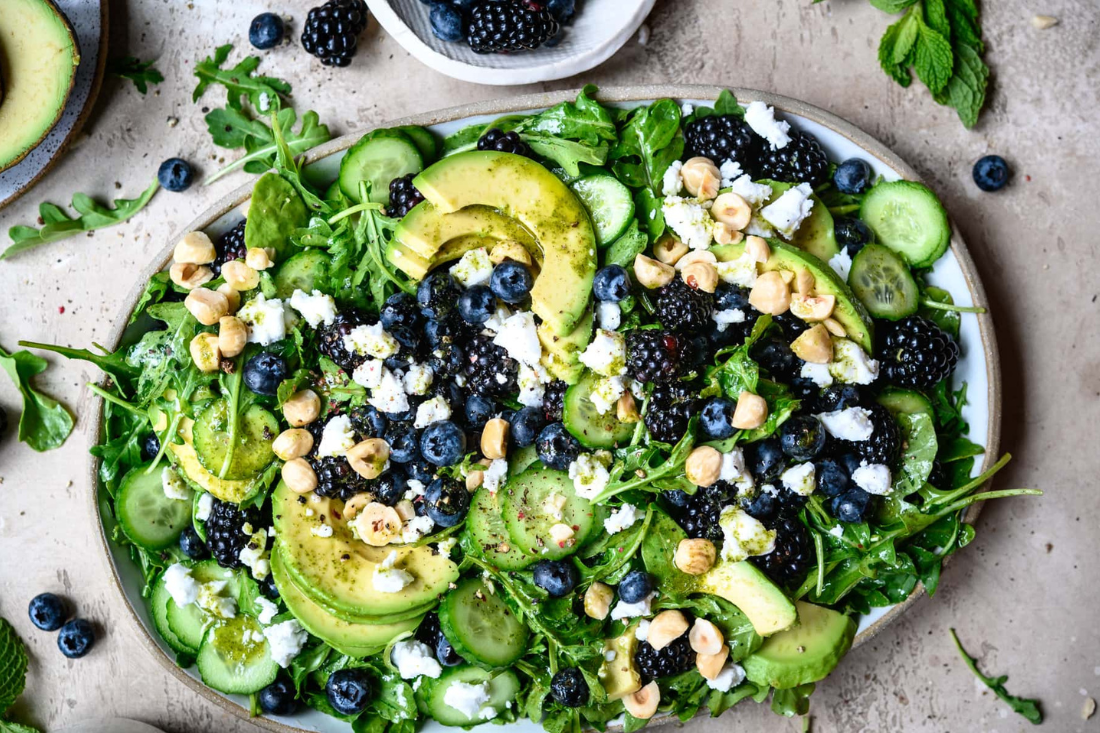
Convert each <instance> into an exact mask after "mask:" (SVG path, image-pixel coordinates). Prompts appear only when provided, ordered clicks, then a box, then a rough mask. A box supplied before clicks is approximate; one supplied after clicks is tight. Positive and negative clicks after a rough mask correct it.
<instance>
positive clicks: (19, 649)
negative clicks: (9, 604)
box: [0, 618, 27, 717]
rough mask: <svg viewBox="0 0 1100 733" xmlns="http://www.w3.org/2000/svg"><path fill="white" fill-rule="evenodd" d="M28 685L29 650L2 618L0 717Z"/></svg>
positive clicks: (0, 638) (0, 629) (0, 636)
mask: <svg viewBox="0 0 1100 733" xmlns="http://www.w3.org/2000/svg"><path fill="white" fill-rule="evenodd" d="M26 685H27V649H26V647H24V646H23V642H22V640H21V639H20V638H19V635H18V634H16V633H15V629H14V628H13V627H12V625H11V624H10V623H8V622H7V620H6V619H3V618H0V717H3V715H4V714H5V713H6V712H7V711H8V710H9V709H10V708H11V706H12V705H13V704H14V703H15V700H16V698H18V697H19V696H20V695H22V694H23V688H25V687H26Z"/></svg>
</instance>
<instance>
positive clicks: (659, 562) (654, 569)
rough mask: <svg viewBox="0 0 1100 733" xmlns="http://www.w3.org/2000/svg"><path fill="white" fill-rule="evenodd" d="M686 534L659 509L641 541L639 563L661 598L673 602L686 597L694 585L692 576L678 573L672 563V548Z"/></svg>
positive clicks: (694, 581)
mask: <svg viewBox="0 0 1100 733" xmlns="http://www.w3.org/2000/svg"><path fill="white" fill-rule="evenodd" d="M686 538H687V535H686V534H685V533H684V530H682V529H680V525H678V524H676V522H674V521H673V520H672V519H671V518H670V517H669V516H668V515H667V514H665V513H664V512H662V511H660V510H655V511H654V512H653V524H652V527H651V530H650V531H649V532H648V533H647V534H646V538H645V540H644V541H643V542H642V562H643V563H644V564H645V569H646V571H647V572H649V574H650V575H652V576H653V577H654V578H655V579H656V581H657V588H658V589H659V590H660V592H661V596H662V598H664V597H668V598H670V599H672V600H673V601H680V600H683V599H685V598H687V597H688V596H689V595H691V594H692V593H693V592H694V591H695V587H696V585H697V583H696V580H695V578H694V577H692V576H690V575H688V574H687V573H684V572H682V571H681V570H680V569H679V568H677V567H676V565H675V564H674V563H673V556H674V555H675V554H676V547H677V546H678V545H679V544H680V540H683V539H686Z"/></svg>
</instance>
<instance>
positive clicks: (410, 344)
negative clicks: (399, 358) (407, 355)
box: [387, 326, 420, 361]
mask: <svg viewBox="0 0 1100 733" xmlns="http://www.w3.org/2000/svg"><path fill="white" fill-rule="evenodd" d="M387 332H388V333H389V334H390V336H393V338H394V340H395V341H397V343H399V344H401V345H402V346H404V347H405V348H406V349H408V350H409V351H416V350H417V349H419V348H420V331H417V330H415V329H412V328H409V327H408V326H393V327H392V328H389V329H387ZM387 361H389V360H388V359H387Z"/></svg>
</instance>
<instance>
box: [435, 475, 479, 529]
mask: <svg viewBox="0 0 1100 733" xmlns="http://www.w3.org/2000/svg"><path fill="white" fill-rule="evenodd" d="M424 505H425V508H426V509H427V513H428V516H429V517H431V518H432V521H433V522H435V523H436V524H438V525H439V526H440V527H444V528H446V527H453V526H455V525H456V524H458V523H459V522H461V521H462V520H463V519H465V518H466V512H467V511H469V509H470V492H469V490H468V489H467V488H466V487H465V486H464V485H462V484H460V483H459V482H458V481H455V480H454V479H452V478H437V479H436V480H435V481H432V482H431V483H430V484H428V488H427V490H425V491H424Z"/></svg>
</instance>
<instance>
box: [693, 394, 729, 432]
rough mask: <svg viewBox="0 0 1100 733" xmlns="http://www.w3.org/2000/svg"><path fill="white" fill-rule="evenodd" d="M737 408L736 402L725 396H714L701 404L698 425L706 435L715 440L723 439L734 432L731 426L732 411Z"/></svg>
mask: <svg viewBox="0 0 1100 733" xmlns="http://www.w3.org/2000/svg"><path fill="white" fill-rule="evenodd" d="M736 409H737V403H735V402H734V401H733V400H731V399H728V398H726V397H714V398H713V399H710V400H708V401H707V403H706V404H705V405H703V412H702V413H700V415H699V426H700V427H701V428H702V429H703V432H704V433H706V434H707V436H708V437H710V438H713V439H715V440H723V439H725V438H728V437H730V436H731V435H733V433H734V432H735V430H734V427H733V411H734V410H736Z"/></svg>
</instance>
